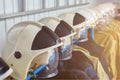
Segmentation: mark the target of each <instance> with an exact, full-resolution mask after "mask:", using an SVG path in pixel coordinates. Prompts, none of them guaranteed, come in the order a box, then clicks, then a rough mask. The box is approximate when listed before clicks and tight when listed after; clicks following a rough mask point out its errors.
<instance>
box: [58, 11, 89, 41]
mask: <svg viewBox="0 0 120 80" xmlns="http://www.w3.org/2000/svg"><path fill="white" fill-rule="evenodd" d="M58 17H59V18H61V19H63V20H64V21H65V22H67V23H68V24H69V25H71V26H72V28H73V29H74V31H75V32H76V35H75V36H74V39H75V41H76V40H78V39H79V41H81V42H82V41H86V40H88V38H87V30H86V28H87V27H86V23H85V21H86V19H85V17H83V16H82V15H80V14H79V13H72V12H71V13H63V14H60V15H59V16H58Z"/></svg>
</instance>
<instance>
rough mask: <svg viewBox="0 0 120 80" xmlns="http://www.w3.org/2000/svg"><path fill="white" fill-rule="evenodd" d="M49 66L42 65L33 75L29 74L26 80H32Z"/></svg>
mask: <svg viewBox="0 0 120 80" xmlns="http://www.w3.org/2000/svg"><path fill="white" fill-rule="evenodd" d="M46 66H47V65H42V66H39V67H38V68H36V69H35V70H34V71H33V74H28V76H27V78H26V79H25V80H30V79H31V78H32V77H33V75H37V73H39V72H41V71H42V70H43V69H45V67H46Z"/></svg>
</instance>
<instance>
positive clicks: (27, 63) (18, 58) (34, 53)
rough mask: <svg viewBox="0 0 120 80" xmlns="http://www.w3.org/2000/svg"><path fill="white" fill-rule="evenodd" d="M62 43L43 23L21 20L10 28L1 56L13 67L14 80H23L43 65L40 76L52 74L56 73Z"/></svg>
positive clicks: (50, 75)
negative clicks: (58, 50) (59, 48)
mask: <svg viewBox="0 0 120 80" xmlns="http://www.w3.org/2000/svg"><path fill="white" fill-rule="evenodd" d="M61 45H62V44H61V43H60V40H59V37H58V36H57V35H56V34H55V33H54V32H53V31H52V30H50V29H49V28H47V27H46V26H44V25H43V24H40V23H37V22H31V21H26V22H21V23H18V24H16V25H14V26H13V27H12V28H11V29H10V30H9V31H8V34H7V40H6V45H5V47H4V50H3V54H2V58H3V60H4V61H5V62H6V63H7V64H8V65H9V66H10V67H11V68H12V69H13V73H12V75H11V76H12V77H13V78H15V79H18V80H24V79H25V78H26V77H27V75H28V74H29V72H30V73H31V72H32V73H33V74H34V73H36V72H34V70H35V69H36V68H37V67H39V66H42V65H45V67H44V69H43V70H42V74H41V73H39V74H40V77H52V76H55V75H56V74H57V65H58V59H59V55H58V52H57V47H59V46H61ZM31 70H32V71H31ZM39 74H38V75H39Z"/></svg>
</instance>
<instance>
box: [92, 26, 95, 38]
mask: <svg viewBox="0 0 120 80" xmlns="http://www.w3.org/2000/svg"><path fill="white" fill-rule="evenodd" d="M94 34H95V31H94V27H92V39H94Z"/></svg>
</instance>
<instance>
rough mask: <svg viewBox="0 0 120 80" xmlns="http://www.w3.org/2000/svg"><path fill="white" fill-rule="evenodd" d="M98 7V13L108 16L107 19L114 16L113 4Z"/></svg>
mask: <svg viewBox="0 0 120 80" xmlns="http://www.w3.org/2000/svg"><path fill="white" fill-rule="evenodd" d="M98 7H99V10H100V12H102V13H104V14H106V15H108V17H115V15H116V11H115V9H116V5H115V4H114V3H113V2H109V3H104V4H100V5H99V6H98Z"/></svg>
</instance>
